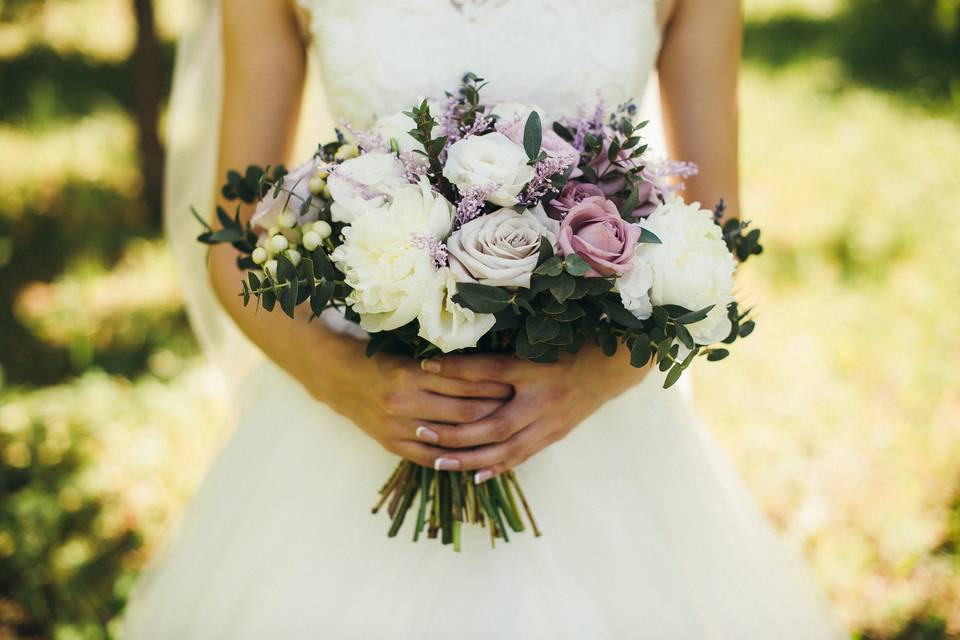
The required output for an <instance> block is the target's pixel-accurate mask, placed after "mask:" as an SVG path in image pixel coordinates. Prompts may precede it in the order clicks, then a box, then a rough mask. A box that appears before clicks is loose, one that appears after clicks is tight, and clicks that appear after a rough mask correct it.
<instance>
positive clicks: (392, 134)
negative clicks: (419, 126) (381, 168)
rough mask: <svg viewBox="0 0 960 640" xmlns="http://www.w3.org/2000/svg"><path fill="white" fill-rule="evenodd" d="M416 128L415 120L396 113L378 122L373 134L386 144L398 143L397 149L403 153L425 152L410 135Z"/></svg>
mask: <svg viewBox="0 0 960 640" xmlns="http://www.w3.org/2000/svg"><path fill="white" fill-rule="evenodd" d="M415 127H416V123H414V121H413V119H412V118H410V116H408V115H405V114H403V113H394V114H392V115H389V116H383V117H382V118H380V119H379V120H377V122H376V124H375V125H374V127H373V132H374V133H375V134H377V136H378V137H379V138H380V139H381V140H383V141H384V142H386V143H387V144H389V143H390V140H396V141H397V148H398V149H399V151H400V152H401V153H405V152H409V151H423V145H422V144H420V143H419V142H418V141H417V140H416V138H414V137H413V136H411V135H410V133H409V132H410V130H411V129H413V128H415Z"/></svg>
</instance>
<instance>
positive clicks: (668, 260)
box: [637, 198, 736, 345]
mask: <svg viewBox="0 0 960 640" xmlns="http://www.w3.org/2000/svg"><path fill="white" fill-rule="evenodd" d="M639 225H640V226H641V227H644V228H646V229H649V230H650V231H652V232H653V233H655V234H656V235H657V237H658V238H660V240H661V242H662V244H641V245H639V247H638V249H637V260H639V261H642V262H646V263H647V264H649V265H650V269H651V271H652V281H651V284H650V301H651V302H652V303H653V304H654V305H655V306H661V305H665V304H675V305H679V306H681V307H686V308H687V309H690V310H691V311H696V310H698V309H702V308H704V307H707V306H710V305H714V307H713V309H711V311H710V313H709V314H707V317H706V318H704V319H703V320H701V321H700V322H696V323H694V324H691V325H687V329H689V330H690V333H691V334H692V335H693V339H694V340H696V342H697V344H702V345H709V344H713V343H715V342H719V341H720V340H723V339H724V338H726V337H727V335H729V333H730V329H731V325H730V320H729V319H728V318H727V305H728V304H729V303H730V302H732V301H733V272H734V270H735V269H736V263H735V262H734V259H733V256H732V255H731V254H730V251H729V250H727V245H726V243H725V242H724V241H723V237H722V236H721V232H720V227H719V225H717V224H716V223H715V222H714V220H713V212H711V211H708V210H706V209H701V208H700V203H699V202H694V203H693V204H686V203H685V202H683V200H681V199H680V198H674V199H672V200H670V201H668V202H667V203H666V204H662V205H660V206H659V207H658V208H657V210H656V211H654V212H653V213H652V214H651V215H650V217H649V218H647V219H646V220H643V221H641V222H640V223H639Z"/></svg>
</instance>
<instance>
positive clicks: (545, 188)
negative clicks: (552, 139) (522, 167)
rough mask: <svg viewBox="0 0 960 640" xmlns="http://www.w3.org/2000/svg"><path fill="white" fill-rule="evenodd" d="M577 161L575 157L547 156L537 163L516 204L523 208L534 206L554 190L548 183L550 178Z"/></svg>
mask: <svg viewBox="0 0 960 640" xmlns="http://www.w3.org/2000/svg"><path fill="white" fill-rule="evenodd" d="M577 159H578V158H577V156H575V155H573V154H568V155H562V156H547V157H546V158H544V159H543V160H541V161H539V162H538V163H537V164H536V166H535V167H534V171H535V173H534V175H533V178H531V179H530V182H528V183H527V186H526V187H524V189H523V193H521V194H520V197H519V198H518V203H519V204H520V205H522V206H524V207H530V206H533V205H535V204H536V203H537V202H538V201H539V200H540V199H541V198H542V197H543V196H545V195H547V194H548V193H549V192H550V191H552V190H553V189H554V188H555V187H554V185H553V183H551V182H550V178H552V177H553V176H555V175H558V174H561V173H563V172H564V171H566V170H567V169H569V168H570V166H571V165H573V164H574V163H575V162H576V161H577Z"/></svg>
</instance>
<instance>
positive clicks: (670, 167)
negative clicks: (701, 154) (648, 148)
mask: <svg viewBox="0 0 960 640" xmlns="http://www.w3.org/2000/svg"><path fill="white" fill-rule="evenodd" d="M699 172H700V169H699V167H697V165H695V164H694V163H692V162H686V161H683V160H669V159H664V160H655V161H648V162H646V163H645V165H644V168H643V173H642V175H643V177H644V179H645V180H648V181H649V182H651V183H653V184H654V186H655V187H656V188H657V190H658V191H659V192H660V193H661V194H662V195H664V196H668V195H673V194H674V193H676V192H677V191H680V190H682V189H683V187H684V183H683V181H684V180H686V179H687V178H691V177H693V176H695V175H697V174H698V173H699Z"/></svg>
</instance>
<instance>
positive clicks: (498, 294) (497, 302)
mask: <svg viewBox="0 0 960 640" xmlns="http://www.w3.org/2000/svg"><path fill="white" fill-rule="evenodd" d="M512 300H513V294H511V293H510V292H509V291H508V290H506V289H504V288H502V287H491V286H488V285H485V284H477V283H474V282H461V283H459V284H457V294H456V295H455V296H454V298H453V301H454V302H456V303H457V304H459V305H462V306H464V307H466V308H467V309H470V310H472V311H476V312H477V313H497V312H498V311H503V310H504V309H506V308H507V307H508V306H510V303H511V301H512Z"/></svg>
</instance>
